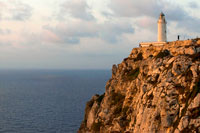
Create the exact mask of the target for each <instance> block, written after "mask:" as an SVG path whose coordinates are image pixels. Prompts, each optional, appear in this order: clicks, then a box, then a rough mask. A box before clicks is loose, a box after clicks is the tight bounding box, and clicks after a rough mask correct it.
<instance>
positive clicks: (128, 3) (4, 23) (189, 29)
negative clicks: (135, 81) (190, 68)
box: [0, 0, 200, 69]
mask: <svg viewBox="0 0 200 133" xmlns="http://www.w3.org/2000/svg"><path fill="white" fill-rule="evenodd" d="M199 6H200V2H199V0H176V1H175V0H0V69H1V68H29V69H30V68H38V69H39V68H43V69H44V68H48V69H110V68H111V67H112V64H117V63H120V62H121V61H122V59H123V58H125V57H127V56H128V55H129V53H130V52H131V50H132V48H134V47H138V44H139V42H144V41H156V40H157V19H158V16H159V14H160V12H161V11H163V12H164V13H165V15H166V19H167V22H168V24H167V26H168V31H167V32H168V40H169V41H172V40H176V38H177V35H181V39H188V38H195V37H197V36H200V27H199V25H200V16H199V12H200V8H199Z"/></svg>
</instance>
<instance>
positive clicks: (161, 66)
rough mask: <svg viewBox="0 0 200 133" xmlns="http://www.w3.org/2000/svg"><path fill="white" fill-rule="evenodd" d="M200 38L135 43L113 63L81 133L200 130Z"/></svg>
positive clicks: (178, 132)
mask: <svg viewBox="0 0 200 133" xmlns="http://www.w3.org/2000/svg"><path fill="white" fill-rule="evenodd" d="M199 44H200V40H198V39H197V40H186V41H175V42H169V43H168V44H166V45H164V46H157V47H156V46H151V47H145V48H134V49H133V50H132V52H131V54H130V55H129V57H128V58H126V59H124V60H123V62H122V63H121V64H119V65H113V68H112V77H111V79H110V80H109V81H108V82H107V84H106V91H105V95H102V96H98V95H96V96H94V97H93V98H92V99H91V100H90V101H89V102H88V103H87V105H86V109H85V118H84V121H83V122H82V124H81V127H80V129H79V131H78V132H79V133H112V132H116V133H140V132H141V133H151V132H160V133H182V132H188V133H189V132H191V133H195V132H200V55H199V52H200V49H199Z"/></svg>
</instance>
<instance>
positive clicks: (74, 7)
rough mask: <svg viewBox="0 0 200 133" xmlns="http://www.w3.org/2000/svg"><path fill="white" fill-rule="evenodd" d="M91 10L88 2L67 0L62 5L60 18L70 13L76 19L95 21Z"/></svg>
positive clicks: (84, 0)
mask: <svg viewBox="0 0 200 133" xmlns="http://www.w3.org/2000/svg"><path fill="white" fill-rule="evenodd" d="M89 9H90V8H89V6H88V4H87V2H86V0H67V1H65V2H64V3H62V4H61V11H60V14H59V16H65V13H69V14H70V15H71V16H72V17H74V18H78V19H83V20H93V19H94V16H93V15H92V13H91V12H90V11H89Z"/></svg>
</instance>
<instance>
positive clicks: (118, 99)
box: [111, 92, 125, 105]
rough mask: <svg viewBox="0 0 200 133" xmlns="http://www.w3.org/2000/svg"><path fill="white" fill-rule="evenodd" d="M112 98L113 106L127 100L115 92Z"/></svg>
mask: <svg viewBox="0 0 200 133" xmlns="http://www.w3.org/2000/svg"><path fill="white" fill-rule="evenodd" d="M111 97H112V104H113V105H116V104H117V103H120V102H123V101H124V98H125V96H124V95H122V94H121V93H115V92H114V93H112V94H111Z"/></svg>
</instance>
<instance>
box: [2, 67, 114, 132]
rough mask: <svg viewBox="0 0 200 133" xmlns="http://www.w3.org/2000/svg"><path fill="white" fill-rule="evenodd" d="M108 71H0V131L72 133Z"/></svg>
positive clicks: (98, 91)
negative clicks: (87, 103)
mask: <svg viewBox="0 0 200 133" xmlns="http://www.w3.org/2000/svg"><path fill="white" fill-rule="evenodd" d="M110 77H111V72H110V71H108V70H0V133H76V131H77V130H78V128H79V126H80V124H81V121H82V120H83V117H84V109H85V105H86V102H87V101H88V100H90V98H91V97H92V96H93V95H94V94H103V93H104V91H105V84H106V82H107V80H108V79H109V78H110Z"/></svg>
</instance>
